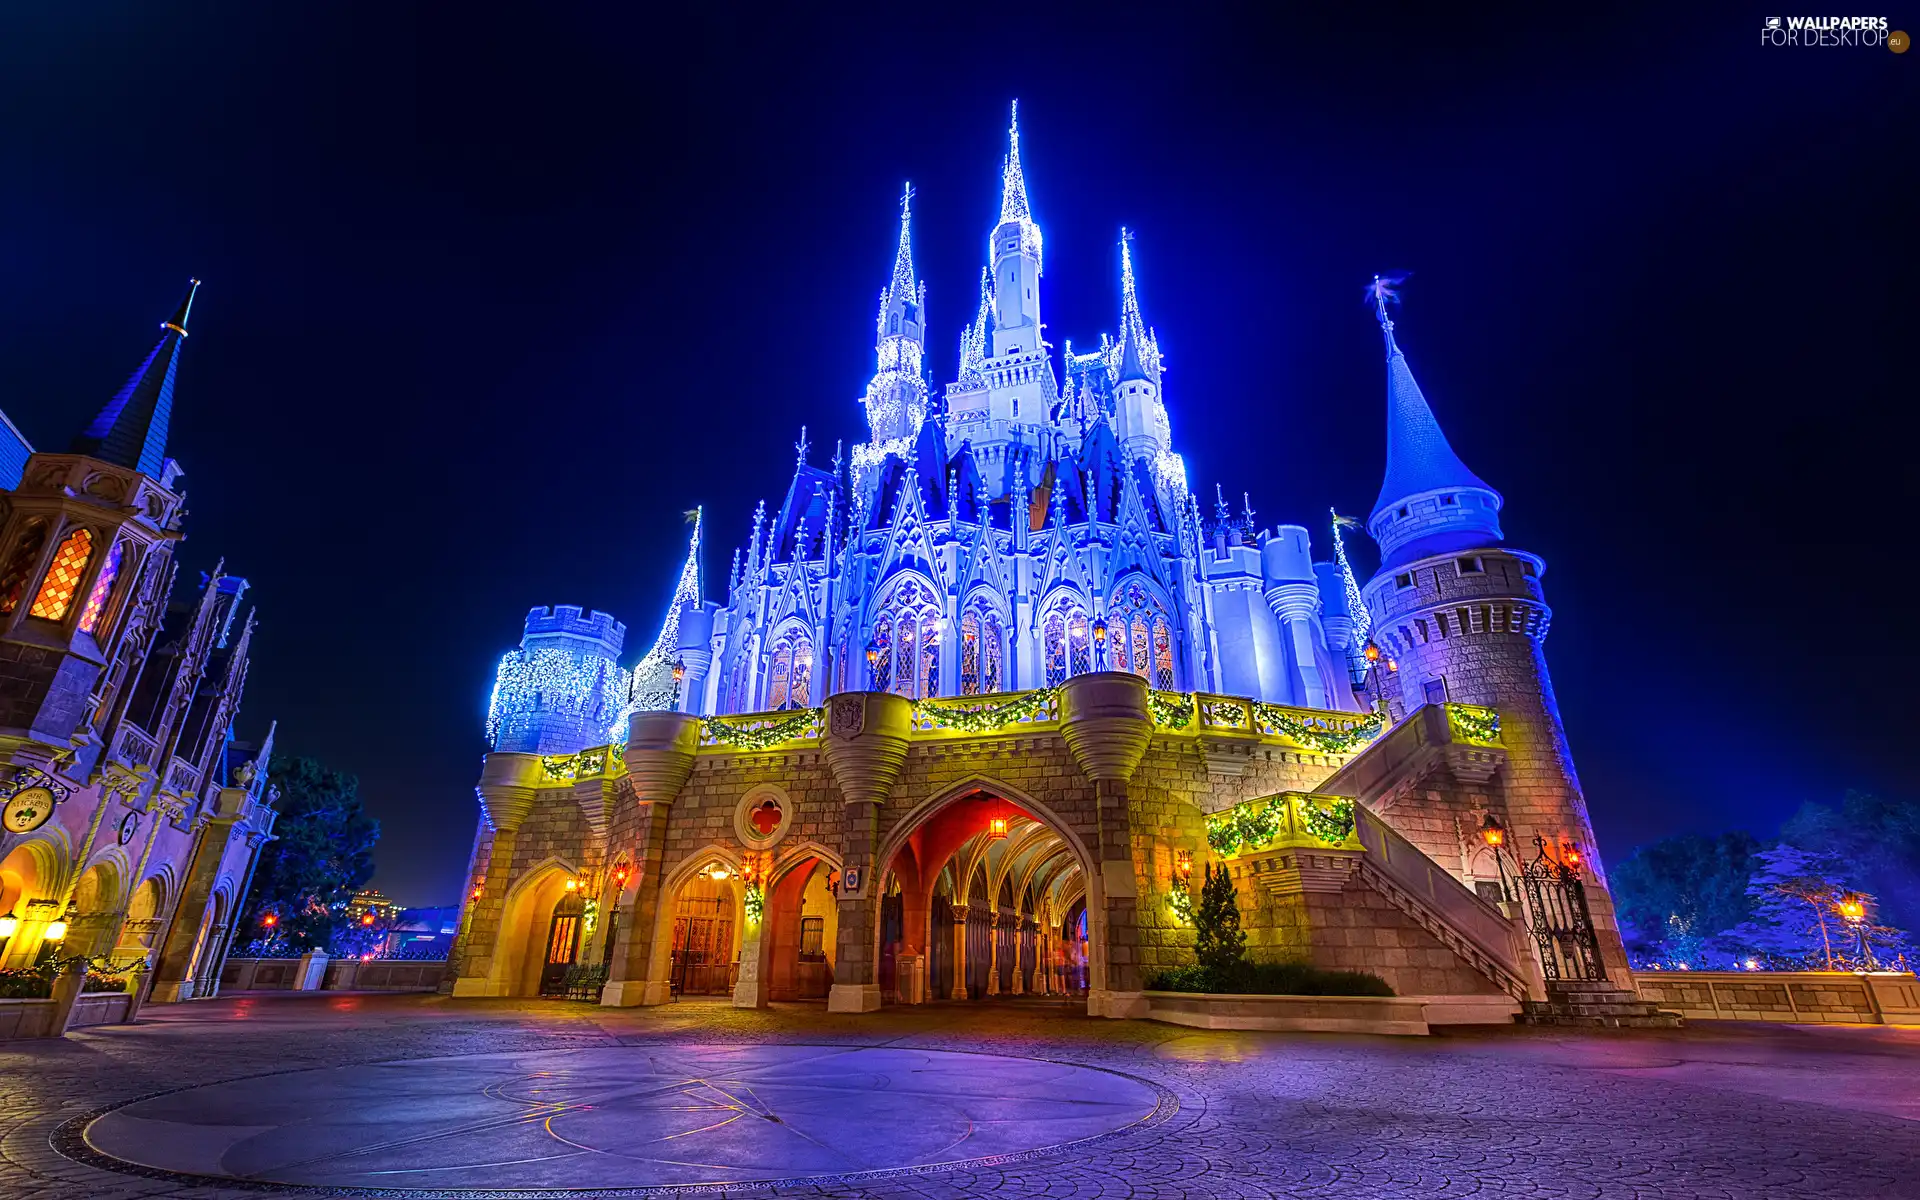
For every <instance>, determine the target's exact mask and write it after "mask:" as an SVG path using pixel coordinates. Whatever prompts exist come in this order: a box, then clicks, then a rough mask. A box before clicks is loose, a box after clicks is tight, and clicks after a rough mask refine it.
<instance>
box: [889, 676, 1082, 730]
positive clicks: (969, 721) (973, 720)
mask: <svg viewBox="0 0 1920 1200" xmlns="http://www.w3.org/2000/svg"><path fill="white" fill-rule="evenodd" d="M1059 694H1060V689H1059V688H1057V687H1048V688H1040V689H1038V690H1037V691H1031V692H1023V693H1021V694H1019V695H1017V696H1015V697H1014V698H1013V699H1011V700H1007V701H1005V702H1003V703H1000V704H976V705H968V706H965V707H953V706H952V704H951V701H949V702H946V703H941V704H930V703H928V702H927V701H924V700H920V701H916V702H915V703H914V706H913V719H914V724H915V725H919V724H920V723H921V722H925V723H926V724H928V725H931V726H933V727H934V728H936V729H958V730H960V731H961V732H962V733H989V732H991V731H993V730H995V729H1002V728H1005V727H1006V726H1008V725H1017V724H1019V723H1020V722H1022V721H1028V720H1032V719H1033V718H1034V717H1035V716H1038V715H1039V714H1041V713H1043V712H1050V711H1052V708H1053V701H1054V697H1055V696H1057V695H1059Z"/></svg>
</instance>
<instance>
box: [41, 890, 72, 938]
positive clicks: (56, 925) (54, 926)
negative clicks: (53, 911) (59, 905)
mask: <svg viewBox="0 0 1920 1200" xmlns="http://www.w3.org/2000/svg"><path fill="white" fill-rule="evenodd" d="M73 917H74V908H73V901H71V900H69V901H67V911H66V912H63V913H61V914H60V916H59V917H58V918H57V919H56V920H52V921H49V922H47V931H46V932H45V933H44V934H42V935H41V936H42V937H44V938H46V940H48V941H49V942H58V941H64V940H65V939H66V936H67V925H68V923H69V922H71V921H72V920H73Z"/></svg>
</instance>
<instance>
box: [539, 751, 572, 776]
mask: <svg viewBox="0 0 1920 1200" xmlns="http://www.w3.org/2000/svg"><path fill="white" fill-rule="evenodd" d="M579 765H580V756H579V755H578V754H567V755H558V756H556V755H551V754H543V755H541V756H540V774H541V775H543V776H545V777H546V781H547V782H548V783H566V782H568V781H569V780H571V779H572V778H573V776H574V772H575V771H576V770H577V769H578V768H579Z"/></svg>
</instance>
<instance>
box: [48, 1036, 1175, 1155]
mask: <svg viewBox="0 0 1920 1200" xmlns="http://www.w3.org/2000/svg"><path fill="white" fill-rule="evenodd" d="M1172 1107H1173V1106H1172V1105H1171V1103H1169V1104H1167V1105H1166V1106H1165V1108H1166V1110H1167V1111H1171V1110H1172ZM1161 1108H1162V1105H1161V1095H1160V1093H1159V1092H1158V1091H1157V1090H1156V1089H1155V1088H1153V1087H1152V1086H1150V1085H1148V1084H1145V1083H1142V1082H1140V1081H1138V1080H1135V1079H1130V1078H1127V1077H1125V1076H1122V1075H1116V1074H1114V1073H1112V1072H1109V1071H1102V1070H1098V1069H1095V1068H1091V1067H1082V1066H1073V1065H1070V1064H1065V1063H1052V1062H1043V1061H1039V1060H1036V1059H1030V1058H1009V1057H1006V1056H1002V1055H980V1054H960V1053H954V1052H951V1051H942V1050H916V1049H910V1048H905V1047H865V1046H856V1047H846V1046H808V1045H757V1046H755V1045H749V1046H702V1045H688V1046H678V1045H676V1046H662V1047H638V1046H631V1047H629V1046H614V1047H604V1048H593V1049H580V1050H539V1051H532V1052H529V1053H522V1054H487V1055H467V1056H463V1057H459V1058H436V1059H411V1060H405V1061H400V1062H390V1063H381V1064H377V1065H368V1066H355V1067H335V1068H330V1069H327V1070H321V1071H301V1072H296V1073H292V1074H286V1075H267V1076H261V1077H257V1078H253V1079H242V1080H237V1081H234V1082H231V1083H216V1084H210V1085H207V1086H204V1087H197V1088H190V1089H186V1090H183V1091H178V1092H172V1093H169V1094H167V1095H163V1096H157V1097H154V1098H153V1099H149V1100H142V1101H138V1102H136V1103H134V1104H130V1105H127V1106H126V1107H124V1108H119V1109H115V1110H113V1111H112V1112H109V1113H107V1114H106V1115H105V1116H103V1117H101V1118H100V1119H98V1120H96V1121H94V1122H92V1123H91V1124H90V1125H88V1126H87V1128H86V1130H85V1133H84V1136H85V1138H86V1141H87V1144H88V1145H89V1146H90V1147H91V1148H92V1149H94V1150H96V1151H98V1152H100V1153H101V1154H104V1155H107V1156H109V1157H111V1158H115V1159H119V1160H122V1161H125V1162H130V1163H134V1164H138V1165H142V1166H147V1167H154V1168H159V1169H162V1170H165V1171H169V1172H173V1173H177V1174H185V1175H198V1176H226V1177H230V1178H240V1179H246V1180H253V1181H271V1182H278V1183H292V1184H305V1185H316V1186H323V1187H331V1188H381V1189H386V1188H433V1189H496V1190H498V1189H508V1190H520V1189H539V1188H645V1187H658V1186H662V1185H680V1186H685V1185H692V1184H725V1183H740V1182H749V1181H753V1182H765V1181H776V1180H780V1181H788V1180H799V1179H803V1178H804V1179H809V1180H819V1179H820V1177H828V1178H830V1179H832V1180H834V1181H837V1182H850V1181H852V1180H853V1179H858V1180H871V1179H875V1178H882V1177H885V1176H887V1175H891V1174H898V1173H901V1172H902V1171H911V1170H914V1169H925V1168H929V1167H937V1166H948V1165H954V1164H962V1163H964V1164H967V1165H979V1164H981V1163H983V1162H1001V1161H1007V1160H1009V1159H1010V1158H1013V1157H1016V1156H1020V1155H1023V1154H1026V1153H1028V1152H1031V1151H1034V1150H1038V1149H1043V1148H1050V1149H1058V1148H1064V1147H1065V1146H1066V1144H1067V1143H1073V1142H1084V1141H1086V1140H1088V1139H1091V1138H1095V1137H1098V1136H1099V1135H1101V1134H1106V1133H1111V1132H1113V1131H1115V1130H1118V1129H1124V1128H1126V1127H1127V1126H1130V1125H1136V1124H1139V1123H1141V1122H1143V1121H1146V1120H1148V1119H1150V1118H1152V1117H1153V1116H1154V1115H1155V1112H1156V1110H1159V1109H1161Z"/></svg>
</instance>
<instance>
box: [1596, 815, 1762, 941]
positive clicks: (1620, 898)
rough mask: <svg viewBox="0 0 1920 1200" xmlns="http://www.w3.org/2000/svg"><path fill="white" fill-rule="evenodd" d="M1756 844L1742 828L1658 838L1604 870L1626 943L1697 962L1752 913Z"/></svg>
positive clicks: (1758, 847) (1755, 840) (1757, 850)
mask: <svg viewBox="0 0 1920 1200" xmlns="http://www.w3.org/2000/svg"><path fill="white" fill-rule="evenodd" d="M1760 846H1761V842H1760V839H1759V838H1756V837H1754V836H1753V835H1752V834H1750V833H1743V832H1739V831H1734V832H1729V833H1721V834H1716V835H1713V836H1706V835H1702V834H1697V833H1688V834H1681V835H1679V836H1677V837H1669V838H1662V839H1661V840H1660V841H1657V842H1654V843H1652V844H1651V845H1646V846H1641V847H1639V848H1638V849H1636V850H1635V851H1634V852H1633V853H1632V854H1629V855H1628V856H1627V857H1626V858H1625V859H1622V860H1621V861H1620V862H1619V863H1616V864H1615V865H1614V866H1613V868H1612V869H1611V870H1610V871H1609V872H1608V877H1609V880H1610V882H1611V884H1612V888H1613V902H1614V905H1615V907H1616V909H1617V910H1618V912H1619V916H1620V922H1621V926H1622V928H1621V933H1622V934H1623V935H1624V937H1625V938H1626V942H1627V948H1628V949H1629V950H1631V951H1633V952H1635V953H1636V954H1639V955H1643V956H1645V957H1649V958H1671V959H1674V960H1676V961H1679V962H1691V963H1694V964H1696V965H1697V964H1698V962H1699V961H1700V957H1701V956H1702V955H1704V954H1706V953H1707V952H1708V951H1711V950H1722V951H1725V949H1726V948H1725V947H1724V946H1723V945H1722V944H1721V942H1722V938H1721V936H1720V935H1722V934H1724V933H1725V932H1726V931H1727V930H1729V929H1732V928H1734V927H1735V926H1737V925H1740V924H1741V923H1743V922H1745V921H1746V920H1747V919H1748V918H1749V917H1750V916H1751V915H1752V912H1753V901H1752V899H1751V898H1750V897H1749V896H1748V895H1747V883H1748V880H1749V879H1750V878H1751V877H1752V875H1753V869H1754V855H1755V854H1756V853H1758V852H1759V850H1760Z"/></svg>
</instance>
